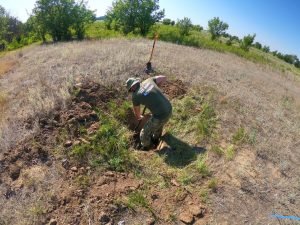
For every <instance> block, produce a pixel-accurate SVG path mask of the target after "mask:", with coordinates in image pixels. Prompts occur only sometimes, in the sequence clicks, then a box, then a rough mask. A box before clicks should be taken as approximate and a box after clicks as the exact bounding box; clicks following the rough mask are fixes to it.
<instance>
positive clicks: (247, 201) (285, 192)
mask: <svg viewBox="0 0 300 225" xmlns="http://www.w3.org/2000/svg"><path fill="white" fill-rule="evenodd" d="M151 46H152V42H151V41H148V40H144V39H138V40H122V39H114V40H103V41H84V42H72V43H62V44H55V45H48V46H34V47H31V48H27V49H26V50H24V53H23V54H24V56H23V57H22V58H20V59H19V62H20V64H19V66H18V67H17V68H16V69H14V70H13V71H11V72H8V73H7V74H6V75H5V76H2V77H1V78H0V88H1V91H3V92H5V93H6V96H5V101H3V102H6V104H5V108H6V113H5V115H4V119H5V121H6V122H5V123H2V124H1V125H0V146H1V150H2V151H6V150H9V149H10V148H11V147H13V146H14V145H15V144H16V143H17V141H19V140H22V139H23V138H25V137H27V136H29V135H30V134H32V133H34V132H35V131H36V130H35V129H37V128H36V127H35V126H33V128H34V129H32V130H27V129H25V128H24V120H25V119H26V118H28V117H33V118H34V119H35V120H37V119H38V118H39V116H41V115H43V114H45V113H47V112H49V111H51V110H52V109H53V107H55V106H57V105H59V106H61V107H65V105H66V103H67V101H68V99H69V98H70V90H71V89H72V86H73V84H74V82H75V80H76V79H77V78H89V79H93V80H95V81H97V82H100V83H102V84H105V85H108V84H113V83H119V84H123V83H124V81H125V80H126V79H127V78H128V77H130V76H135V75H139V74H142V73H143V69H144V67H145V62H146V61H147V60H148V57H149V49H151ZM4 57H6V56H4ZM2 60H4V59H2ZM152 63H153V65H154V66H155V68H156V70H157V71H158V72H161V73H163V74H165V75H166V76H168V77H172V78H179V79H182V80H184V81H186V82H188V83H189V84H190V85H192V86H209V87H213V88H214V89H215V90H217V91H218V93H219V95H220V96H219V97H220V98H219V99H220V102H221V103H222V104H219V106H218V108H217V110H218V117H219V120H220V121H219V123H220V124H219V126H220V127H221V128H222V130H220V132H219V133H220V137H219V138H220V139H221V140H222V141H223V142H224V146H230V143H228V142H230V137H231V135H232V132H233V131H234V130H235V129H236V128H238V127H247V128H248V129H249V130H250V131H251V129H252V130H255V132H256V133H255V135H256V137H255V139H256V141H255V145H254V146H251V147H249V149H251V150H249V149H242V150H241V151H240V152H238V151H237V154H240V155H237V157H236V159H235V158H234V159H233V160H232V161H228V162H226V163H224V161H222V160H221V161H218V162H215V161H212V162H209V163H210V164H212V165H213V166H214V167H213V169H214V170H215V171H214V172H215V175H216V177H218V179H220V181H221V182H220V183H221V184H222V185H224V186H226V188H224V189H222V191H221V192H220V193H216V194H215V195H214V196H213V197H212V207H213V209H214V214H213V215H212V216H213V222H212V224H222V222H223V221H228V224H241V223H243V221H246V220H247V221H249V223H251V224H270V223H272V222H274V221H270V218H268V216H267V214H264V215H262V212H263V213H270V214H271V213H272V212H274V210H276V213H282V214H284V213H285V214H291V213H294V214H295V213H296V214H297V213H298V214H299V209H300V205H299V204H300V203H299V202H298V201H296V202H295V201H294V200H295V199H299V198H300V196H299V195H300V193H299V177H300V165H299V162H300V145H299V140H300V110H299V109H300V82H299V77H297V76H295V75H294V74H292V73H282V72H280V71H277V70H274V69H272V68H267V67H265V66H261V65H257V64H255V63H252V62H249V61H247V60H245V59H242V58H239V57H237V56H234V55H231V54H223V53H218V52H214V51H210V50H205V49H196V48H191V47H185V46H178V45H174V44H170V43H164V42H158V43H157V46H156V49H155V53H154V58H153V62H152ZM221 96H223V97H221ZM224 96H226V97H224ZM0 104H1V100H0ZM222 145H223V143H220V146H221V147H223V146H222ZM246 153H247V154H246ZM254 153H255V154H254ZM242 156H243V157H242ZM241 159H242V160H241ZM239 160H240V161H243V162H240V161H239ZM247 161H249V162H251V163H244V162H247ZM270 163H271V165H272V166H270V165H269V164H270ZM228 170H229V172H228V173H227V171H228ZM274 170H276V171H277V170H278V171H280V175H279V176H277V177H274V173H273V172H272V171H274ZM57 177H58V176H57ZM55 179H56V178H55ZM55 179H54V178H53V177H52V181H53V182H55ZM45 183H46V181H45ZM269 193H272V195H269ZM37 197H38V196H35V198H34V199H36V198H37ZM0 200H1V199H0ZM27 200H28V199H27ZM11 201H14V200H11ZM3 202H5V201H4V200H3ZM0 203H1V201H0ZM13 203H15V202H13ZM31 203H32V202H31ZM284 205H287V206H288V207H285V206H284ZM237 206H238V208H237ZM18 207H19V208H22V207H21V206H20V205H18ZM11 209H12V210H16V208H14V207H13V206H11ZM237 209H238V210H237ZM289 209H293V210H294V212H293V211H292V210H290V211H289ZM297 209H298V211H297ZM17 211H18V210H17ZM6 212H7V211H6ZM253 215H255V218H254V217H253Z"/></svg>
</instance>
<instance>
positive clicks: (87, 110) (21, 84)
mask: <svg viewBox="0 0 300 225" xmlns="http://www.w3.org/2000/svg"><path fill="white" fill-rule="evenodd" d="M151 46H152V43H151V42H150V41H147V40H143V39H135V40H122V39H115V40H106V41H90V42H74V43H64V44H57V45H48V46H33V47H30V48H28V49H26V50H24V51H23V52H22V53H18V52H15V53H11V54H8V55H6V56H4V57H2V58H1V59H0V65H10V69H6V70H5V72H3V74H0V76H1V77H0V86H1V93H0V107H1V108H0V112H1V124H0V126H1V132H0V143H1V151H2V152H1V153H0V169H1V177H0V191H1V197H0V202H1V205H6V208H5V209H4V208H3V209H1V210H0V215H1V218H2V220H3V223H4V224H5V222H6V223H8V224H10V223H13V222H14V223H16V224H18V223H19V224H31V223H36V224H41V223H47V222H49V221H50V219H56V220H57V222H58V223H59V224H60V223H61V224H68V223H71V224H88V223H89V222H90V223H91V224H96V221H98V220H99V218H100V220H103V221H102V223H103V224H105V222H104V221H105V220H107V221H108V220H110V221H112V220H113V219H114V221H115V223H116V222H118V221H121V220H125V222H126V224H140V223H142V224H143V223H145V221H147V223H148V224H151V222H153V221H155V222H156V223H157V224H180V223H182V222H180V221H186V222H187V221H188V220H189V219H190V220H192V221H193V222H192V223H195V224H196V223H197V224H206V223H207V224H243V223H244V224H276V223H278V221H277V220H275V219H273V218H271V217H270V215H271V214H272V213H278V214H284V215H295V216H296V215H299V214H300V212H299V209H300V203H299V201H298V199H299V195H300V192H299V175H300V169H299V168H300V167H299V162H300V156H299V152H300V142H299V140H300V110H299V109H300V97H299V96H300V82H299V77H297V76H295V75H293V74H281V73H280V72H278V71H275V70H272V69H270V68H266V67H264V66H259V65H257V64H254V63H252V62H248V61H246V60H244V59H241V58H239V57H236V56H233V55H231V54H222V53H217V52H214V51H209V50H203V49H195V48H190V47H184V46H178V45H174V44H169V43H164V42H158V43H157V48H156V49H155V55H154V60H153V65H154V66H155V68H156V71H157V73H158V74H163V75H166V76H167V77H168V79H169V80H170V81H171V83H169V84H168V85H167V86H166V87H164V90H165V91H166V92H167V93H168V94H169V98H171V99H172V104H173V107H174V115H173V118H172V120H171V121H170V123H169V125H168V126H167V127H166V131H167V133H166V135H165V137H164V144H163V145H164V146H163V147H162V150H160V151H151V152H140V151H136V150H135V149H134V145H132V144H131V141H130V140H132V139H131V138H129V142H128V143H127V142H126V141H125V142H126V143H125V145H124V146H125V148H128V149H129V154H130V155H128V157H129V158H130V159H132V161H128V162H127V161H126V160H125V161H124V163H123V164H120V163H116V161H111V159H114V160H115V159H116V158H109V160H106V161H105V157H104V158H101V159H103V160H104V162H103V163H102V161H101V160H100V161H101V163H100V164H99V163H98V164H99V165H98V164H97V163H96V164H97V165H95V160H94V161H93V159H94V158H93V157H95V155H83V157H81V158H78V154H77V155H76V152H77V153H78V152H79V150H80V151H81V150H82V149H84V148H83V147H82V146H88V147H87V148H88V149H92V150H93V154H94V151H96V150H97V149H96V147H95V146H98V145H100V144H99V143H102V145H103V143H108V141H109V140H106V139H105V140H102V139H101V140H98V139H95V137H94V136H92V134H93V132H94V131H93V129H92V128H91V127H92V126H94V127H96V128H95V129H94V130H96V131H95V132H96V134H99V132H100V134H101V135H102V133H101V132H102V131H101V127H103V125H105V126H112V127H113V126H115V125H114V124H115V123H117V124H118V125H116V126H117V127H124V131H123V130H122V129H120V131H117V130H116V131H114V132H117V133H115V134H114V135H115V136H116V137H118V138H120V137H123V135H124V138H125V139H126V138H127V136H132V131H130V127H127V124H126V122H127V121H126V119H125V120H123V121H122V118H120V115H121V114H122V113H121V112H120V113H121V114H118V113H115V112H116V111H117V110H118V107H114V106H113V104H117V105H122V107H123V106H124V110H125V111H126V110H128V107H127V106H126V104H127V103H126V102H127V99H126V91H125V90H124V88H123V87H122V84H123V83H124V81H125V80H126V79H127V78H128V77H130V76H141V77H145V75H144V73H143V68H144V63H145V62H146V61H147V59H148V57H149V50H150V48H151ZM0 71H1V70H0ZM87 80H89V82H88V83H87V84H86V81H87ZM172 88H173V89H176V88H177V90H175V92H174V93H175V94H174V93H173V92H168V90H170V89H172ZM182 89H184V90H185V91H186V93H185V92H182V93H181V91H180V90H182ZM82 90H85V92H83V93H87V95H86V98H84V97H82V95H80V93H82V92H80V91H82ZM177 92H180V93H181V94H180V95H177V94H176V93H177ZM103 93H105V94H103ZM91 99H95V100H96V101H95V102H93V101H92V102H91V101H90V100H91ZM122 107H121V108H122ZM117 112H119V111H117ZM126 112H127V111H126ZM70 115H71V117H70V118H75V121H77V122H78V123H77V122H76V124H77V125H78V124H79V125H78V126H77V125H76V126H75V127H74V126H73V127H72V126H70V123H69V122H68V121H69V120H68V119H66V118H69V117H68V116H70ZM122 115H123V114H122ZM126 115H127V114H126V113H125V116H126ZM55 116H58V117H59V119H57V121H56V122H53V121H55V118H56V117H55ZM123 117H124V116H123ZM70 118H69V119H70ZM82 118H84V123H83V124H81V123H82V122H80V121H81V120H82ZM123 119H124V118H123ZM51 121H52V122H51ZM97 121H99V122H98V124H97ZM105 121H106V122H105ZM112 124H113V125H112ZM120 132H121V133H120ZM122 132H123V133H122ZM101 135H100V136H101ZM102 136H103V135H102ZM102 136H101V137H102ZM69 140H71V142H70V143H68V141H69ZM117 140H122V138H121V139H116V141H117ZM126 140H127V139H126ZM76 141H77V142H76ZM99 141H100V142H99ZM101 141H104V142H101ZM75 142H76V143H75ZM70 145H72V146H71V147H70ZM76 145H78V146H79V147H76ZM76 149H77V150H78V149H79V150H78V151H76ZM120 149H121V148H120V146H118V150H120ZM121 150H122V151H123V148H122V149H121ZM121 150H120V151H119V152H121ZM99 151H100V155H101V154H102V155H101V157H103V151H104V150H99ZM101 151H102V152H101ZM74 152H75V153H74ZM106 153H107V152H105V154H106ZM80 154H81V153H80ZM80 154H79V155H80ZM84 154H86V153H85V152H84ZM95 154H96V153H95ZM97 154H98V153H97ZM113 154H117V153H113ZM124 154H125V153H124ZM126 154H127V153H126ZM96 156H98V155H96ZM107 157H110V155H108V156H107ZM120 157H122V156H120ZM121 159H123V158H121ZM66 163H67V164H68V166H66ZM119 165H120V166H121V167H122V168H121V169H120V170H123V172H111V171H110V170H111V169H114V170H118V166H119ZM75 166H76V168H74V167H75ZM123 166H124V167H123ZM71 168H73V169H71ZM79 168H81V169H79ZM111 190H114V191H113V192H112V191H111ZM12 211H14V212H15V215H11V212H12ZM195 211H196V212H195ZM136 212H138V213H136ZM106 217H107V218H106ZM152 220H153V221H152ZM20 221H22V222H20ZM224 221H226V223H225V222H224ZM291 224H292V223H291Z"/></svg>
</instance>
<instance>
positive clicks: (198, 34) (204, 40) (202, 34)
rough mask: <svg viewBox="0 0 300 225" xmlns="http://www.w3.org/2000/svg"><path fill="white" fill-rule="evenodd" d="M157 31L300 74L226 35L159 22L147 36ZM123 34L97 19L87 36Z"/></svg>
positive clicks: (179, 41)
mask: <svg viewBox="0 0 300 225" xmlns="http://www.w3.org/2000/svg"><path fill="white" fill-rule="evenodd" d="M155 33H157V34H159V39H160V40H162V41H167V42H172V43H176V44H181V45H187V46H193V47H198V48H205V49H210V50H215V51H219V52H229V53H233V54H235V55H238V56H240V57H243V58H246V59H248V60H251V61H253V62H256V63H260V64H264V65H268V66H271V67H272V68H274V69H278V70H280V71H282V72H293V73H295V74H297V75H300V69H299V68H296V67H295V66H294V65H291V64H289V63H286V62H285V61H283V60H281V59H279V58H278V57H276V56H273V55H272V54H271V53H266V52H263V51H262V50H259V49H257V48H254V47H251V48H250V51H245V50H243V49H241V48H240V46H239V43H238V42H236V41H232V42H231V44H230V45H228V44H226V42H227V41H228V40H229V39H228V38H224V37H221V38H220V40H217V41H212V40H211V39H210V34H209V33H208V32H207V31H196V30H192V31H190V34H189V35H187V36H182V35H180V31H179V28H178V27H177V26H171V25H163V24H157V25H154V26H153V27H152V28H151V30H150V32H149V33H148V35H147V37H148V38H150V39H153V37H154V34H155ZM122 36H124V35H123V34H122V33H120V32H118V31H113V30H108V29H106V27H105V23H104V22H103V21H97V22H95V23H93V24H91V25H89V27H88V28H87V38H91V39H103V38H114V37H122ZM126 37H127V38H133V37H138V36H137V35H135V34H132V33H131V34H129V35H127V36H126Z"/></svg>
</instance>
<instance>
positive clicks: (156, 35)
mask: <svg viewBox="0 0 300 225" xmlns="http://www.w3.org/2000/svg"><path fill="white" fill-rule="evenodd" d="M157 39H158V34H157V33H156V34H155V35H154V42H153V46H152V50H151V55H150V59H149V61H148V63H149V62H151V59H152V56H153V52H154V47H155V42H156V40H157Z"/></svg>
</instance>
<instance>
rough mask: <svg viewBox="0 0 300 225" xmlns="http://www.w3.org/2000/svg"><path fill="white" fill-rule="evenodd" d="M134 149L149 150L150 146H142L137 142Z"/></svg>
mask: <svg viewBox="0 0 300 225" xmlns="http://www.w3.org/2000/svg"><path fill="white" fill-rule="evenodd" d="M136 149H138V150H140V151H149V149H150V147H144V146H143V145H142V144H141V143H138V144H137V146H136Z"/></svg>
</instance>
